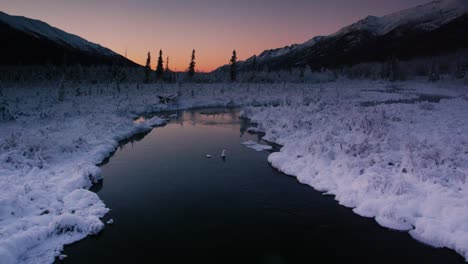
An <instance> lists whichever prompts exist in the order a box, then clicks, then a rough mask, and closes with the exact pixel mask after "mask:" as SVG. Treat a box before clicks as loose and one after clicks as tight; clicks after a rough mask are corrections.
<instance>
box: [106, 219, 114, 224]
mask: <svg viewBox="0 0 468 264" xmlns="http://www.w3.org/2000/svg"><path fill="white" fill-rule="evenodd" d="M106 224H108V225H112V224H114V219H109V220H108V221H107V222H106Z"/></svg>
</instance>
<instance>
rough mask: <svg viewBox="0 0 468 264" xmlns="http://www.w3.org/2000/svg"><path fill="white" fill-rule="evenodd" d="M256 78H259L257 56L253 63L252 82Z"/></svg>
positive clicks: (254, 57)
mask: <svg viewBox="0 0 468 264" xmlns="http://www.w3.org/2000/svg"><path fill="white" fill-rule="evenodd" d="M255 77H257V55H254V56H253V61H252V77H251V79H252V80H255Z"/></svg>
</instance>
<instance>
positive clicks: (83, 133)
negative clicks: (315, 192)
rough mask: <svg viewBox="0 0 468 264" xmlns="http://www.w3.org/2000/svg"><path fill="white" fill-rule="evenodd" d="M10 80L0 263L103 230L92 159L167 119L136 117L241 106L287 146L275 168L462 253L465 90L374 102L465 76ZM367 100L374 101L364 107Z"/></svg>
mask: <svg viewBox="0 0 468 264" xmlns="http://www.w3.org/2000/svg"><path fill="white" fill-rule="evenodd" d="M2 85H3V87H2V93H3V95H4V98H5V102H6V104H5V105H7V106H8V109H7V110H8V111H9V113H11V115H12V116H13V118H14V121H5V120H3V121H2V120H0V260H1V262H2V264H3V263H6V264H9V263H52V262H53V261H54V258H55V257H57V256H59V255H60V252H61V251H62V249H63V246H64V245H66V244H70V243H73V242H75V241H78V240H80V239H82V238H84V237H86V236H88V235H92V234H96V233H98V232H99V231H100V230H101V229H102V228H104V224H103V223H102V221H101V219H100V218H102V217H103V216H104V215H105V214H106V212H107V211H108V209H107V208H106V207H105V205H104V204H103V202H102V201H101V200H100V199H99V198H98V196H97V195H96V194H94V193H92V192H90V191H88V189H89V188H90V187H91V186H92V184H93V183H95V182H97V181H99V180H101V179H102V177H103V176H102V175H101V171H100V169H99V167H97V166H96V165H97V164H99V163H101V162H102V161H103V160H104V159H105V158H106V157H108V156H109V155H110V154H111V153H112V152H113V151H114V150H115V149H116V148H117V147H118V144H119V141H121V140H124V139H128V138H130V137H132V136H133V135H135V134H139V133H144V132H147V131H150V130H151V129H152V127H154V126H158V125H163V124H164V122H165V120H164V119H163V118H159V117H155V118H150V119H143V121H142V122H135V121H134V120H135V119H136V118H138V117H139V116H141V115H143V114H145V116H146V114H148V113H157V112H160V111H167V110H174V109H186V108H193V107H217V106H250V107H247V108H246V110H245V112H244V114H245V116H247V117H250V118H252V120H253V121H255V122H257V123H258V126H257V131H264V132H266V139H268V140H269V141H273V142H277V143H279V144H282V145H284V147H283V148H282V149H281V151H280V152H278V153H273V154H272V155H270V157H269V160H270V162H271V163H272V164H273V166H275V167H277V168H279V169H281V170H283V171H284V172H286V173H288V174H291V175H295V176H297V178H298V180H299V181H301V182H303V183H307V184H309V185H311V186H313V187H315V188H317V189H319V190H324V191H328V192H330V193H333V194H335V195H336V198H337V200H339V201H340V203H341V204H343V205H346V206H350V207H354V208H355V211H356V213H359V214H361V215H364V216H369V217H376V219H377V221H378V222H379V223H380V224H382V225H385V226H389V227H392V228H396V229H402V230H410V229H411V235H412V236H413V237H415V238H417V239H419V240H421V241H425V242H427V243H430V244H432V245H438V246H447V247H450V248H453V249H455V250H457V251H458V252H460V253H461V254H463V255H464V256H465V257H467V249H468V243H467V240H466V239H467V237H468V235H467V230H468V227H467V223H468V219H467V215H468V209H467V204H468V201H467V197H468V194H467V190H468V188H467V181H466V178H467V167H468V166H467V160H468V159H467V158H466V155H467V152H468V149H467V144H468V143H467V141H468V140H467V138H466V137H467V133H466V131H468V127H467V121H468V120H467V118H466V116H467V109H468V105H467V104H468V102H467V100H466V98H465V99H462V98H460V97H459V98H458V99H452V100H443V101H442V102H441V103H439V104H436V103H417V104H411V105H406V104H405V105H403V104H389V105H387V104H379V102H385V101H387V100H399V99H405V98H408V97H414V93H416V92H418V91H419V92H425V93H431V94H444V95H447V96H459V95H460V93H463V92H464V93H466V89H465V90H463V89H460V86H459V85H454V86H453V87H452V88H451V89H445V88H444V87H442V88H441V87H438V86H437V85H436V84H426V83H423V84H420V83H418V82H415V83H403V84H398V85H400V88H403V89H397V90H398V92H397V93H395V92H394V90H395V89H394V85H395V84H391V85H389V84H387V83H380V82H346V83H330V84H327V85H309V84H294V85H291V84H212V85H199V84H192V85H182V86H176V85H134V86H132V85H126V86H124V87H120V88H119V89H116V88H115V87H112V85H111V86H109V85H93V86H88V85H80V84H73V83H70V84H66V85H65V89H64V90H63V91H60V90H59V87H60V85H45V86H44V87H38V86H19V85H17V84H14V85H9V84H2ZM389 89H390V90H391V91H389ZM174 92H177V93H179V94H181V96H180V100H179V101H178V102H177V104H174V105H161V104H159V99H158V97H157V95H158V94H170V93H174ZM61 93H62V94H64V96H58V95H59V94H61ZM54 94H55V95H54ZM61 97H63V98H65V99H64V100H61V99H60V98H61ZM368 101H372V102H373V103H377V104H375V105H374V106H370V107H367V108H366V107H362V106H360V103H362V102H368ZM5 102H4V103H5ZM402 135H404V137H402ZM413 227H414V228H413Z"/></svg>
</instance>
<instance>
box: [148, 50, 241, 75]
mask: <svg viewBox="0 0 468 264" xmlns="http://www.w3.org/2000/svg"><path fill="white" fill-rule="evenodd" d="M195 66H196V61H195V50H192V55H191V57H190V63H189V66H188V68H187V71H186V72H187V77H188V78H189V79H193V77H194V76H195V73H196V69H195ZM229 67H230V79H231V81H232V82H235V81H237V52H236V50H233V52H232V56H231V59H230V60H229ZM153 75H154V79H153V78H152V76H153ZM153 80H154V81H156V82H176V81H179V80H178V75H177V72H174V71H172V70H171V69H170V68H169V57H167V58H166V66H165V67H164V60H163V51H162V50H159V56H158V61H157V63H156V68H155V70H153V69H152V68H151V52H148V54H147V57H146V64H145V79H144V83H150V82H152V81H153Z"/></svg>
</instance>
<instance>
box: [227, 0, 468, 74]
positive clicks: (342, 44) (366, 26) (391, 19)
mask: <svg viewBox="0 0 468 264" xmlns="http://www.w3.org/2000/svg"><path fill="white" fill-rule="evenodd" d="M466 28H468V0H438V1H433V2H430V3H428V4H425V5H420V6H416V7H414V8H410V9H406V10H403V11H399V12H395V13H392V14H389V15H386V16H383V17H376V16H368V17H366V18H364V19H362V20H360V21H358V22H356V23H354V24H352V25H349V26H346V27H344V28H342V29H341V30H339V31H338V32H336V33H334V34H332V35H329V36H325V37H322V36H319V37H314V38H312V39H311V40H309V41H307V42H305V43H303V44H299V45H298V44H294V45H291V46H287V47H284V48H280V49H272V50H267V51H264V52H263V53H261V54H260V55H259V56H258V57H257V63H258V65H257V66H258V67H260V69H262V68H263V67H265V66H266V67H268V68H269V69H271V70H280V69H289V68H293V67H304V66H306V65H309V66H311V67H312V68H316V69H318V68H322V67H328V68H333V67H340V66H344V65H354V64H357V63H362V62H373V61H384V60H387V59H388V58H389V57H392V56H395V57H397V58H400V59H411V58H415V57H421V56H435V55H439V54H443V53H450V52H455V51H457V50H460V49H466V48H468V30H466ZM252 63H253V57H252V58H249V59H247V60H246V61H245V62H241V63H239V64H240V69H241V70H248V69H250V68H251V67H252ZM225 67H226V66H223V67H222V68H221V69H223V68H225Z"/></svg>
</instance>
